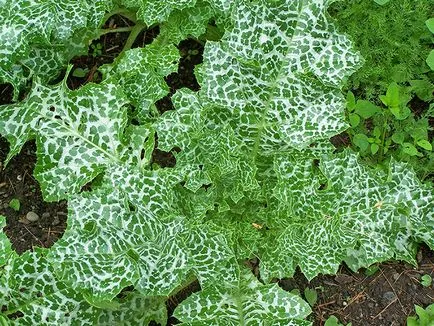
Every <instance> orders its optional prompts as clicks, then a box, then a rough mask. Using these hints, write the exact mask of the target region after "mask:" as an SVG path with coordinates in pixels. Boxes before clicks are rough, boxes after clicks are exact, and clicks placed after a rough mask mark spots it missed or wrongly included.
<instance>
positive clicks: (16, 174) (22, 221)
mask: <svg viewBox="0 0 434 326" xmlns="http://www.w3.org/2000/svg"><path fill="white" fill-rule="evenodd" d="M8 152H9V144H8V143H7V141H6V140H5V139H4V138H0V161H1V162H4V160H5V158H6V155H7V153H8ZM35 162H36V157H35V144H34V142H29V143H27V144H26V145H25V146H24V148H23V150H22V151H21V153H20V154H19V155H17V156H16V157H15V158H13V159H12V160H11V161H10V162H9V164H8V165H7V166H6V168H4V169H3V166H2V169H1V171H0V214H1V215H4V216H6V223H7V225H6V227H5V232H6V235H7V236H8V237H9V239H10V241H11V242H12V246H13V248H14V249H15V250H16V251H17V252H18V253H22V252H24V251H26V250H29V249H31V248H32V247H33V246H36V247H45V248H48V247H51V246H52V245H53V243H54V242H55V241H56V240H57V239H59V238H60V237H61V236H62V234H63V232H64V230H65V227H66V216H67V204H66V202H64V201H63V202H58V203H46V202H44V201H43V199H42V196H41V191H40V188H39V185H38V183H37V182H36V180H35V179H34V178H33V169H34V166H35ZM12 199H18V200H19V202H20V209H19V210H18V211H15V210H14V209H12V208H11V207H9V203H10V202H11V200H12ZM28 212H34V213H36V214H37V215H38V216H39V219H38V220H37V221H35V222H30V221H28V220H27V219H26V214H27V213H28Z"/></svg>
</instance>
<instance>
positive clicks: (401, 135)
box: [392, 132, 405, 144]
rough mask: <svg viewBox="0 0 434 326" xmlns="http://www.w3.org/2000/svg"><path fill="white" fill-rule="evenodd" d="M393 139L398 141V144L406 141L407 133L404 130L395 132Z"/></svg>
mask: <svg viewBox="0 0 434 326" xmlns="http://www.w3.org/2000/svg"><path fill="white" fill-rule="evenodd" d="M392 140H393V141H394V142H395V143H396V144H402V143H404V140H405V133H404V132H395V133H394V134H393V135H392Z"/></svg>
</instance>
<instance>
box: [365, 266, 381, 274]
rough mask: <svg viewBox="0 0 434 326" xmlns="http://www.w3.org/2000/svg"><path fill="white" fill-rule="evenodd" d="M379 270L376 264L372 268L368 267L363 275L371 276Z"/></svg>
mask: <svg viewBox="0 0 434 326" xmlns="http://www.w3.org/2000/svg"><path fill="white" fill-rule="evenodd" d="M379 269H380V267H379V266H378V264H374V265H372V266H369V267H368V268H366V269H365V275H366V276H372V275H374V274H375V273H377V272H378V270H379Z"/></svg>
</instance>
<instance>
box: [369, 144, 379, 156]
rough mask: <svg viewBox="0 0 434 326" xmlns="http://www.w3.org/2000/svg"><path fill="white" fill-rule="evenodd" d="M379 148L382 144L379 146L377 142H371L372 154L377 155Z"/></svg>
mask: <svg viewBox="0 0 434 326" xmlns="http://www.w3.org/2000/svg"><path fill="white" fill-rule="evenodd" d="M379 149H380V146H378V144H376V143H374V144H371V153H372V155H375V154H376V153H377V152H378V150H379Z"/></svg>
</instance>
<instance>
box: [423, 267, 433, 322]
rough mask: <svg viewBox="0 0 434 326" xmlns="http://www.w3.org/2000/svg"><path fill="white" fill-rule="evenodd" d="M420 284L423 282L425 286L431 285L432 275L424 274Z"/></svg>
mask: <svg viewBox="0 0 434 326" xmlns="http://www.w3.org/2000/svg"><path fill="white" fill-rule="evenodd" d="M420 284H422V285H423V286H424V287H429V286H431V284H432V277H431V276H430V275H428V274H425V275H422V277H421V278H420ZM433 317H434V316H433Z"/></svg>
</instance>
